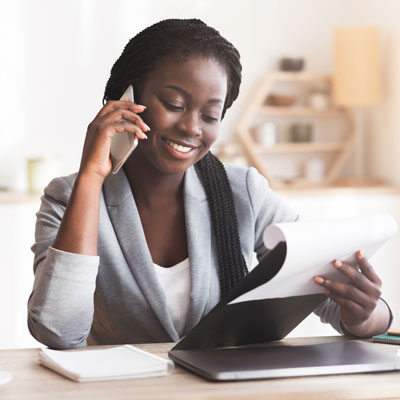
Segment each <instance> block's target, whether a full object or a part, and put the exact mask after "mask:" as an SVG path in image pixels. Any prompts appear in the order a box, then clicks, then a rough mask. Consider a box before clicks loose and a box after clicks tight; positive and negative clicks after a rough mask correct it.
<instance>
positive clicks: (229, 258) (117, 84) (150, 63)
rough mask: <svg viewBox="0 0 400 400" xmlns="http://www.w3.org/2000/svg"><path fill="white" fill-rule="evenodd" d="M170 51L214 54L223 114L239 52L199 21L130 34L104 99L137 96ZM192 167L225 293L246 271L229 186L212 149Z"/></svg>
mask: <svg viewBox="0 0 400 400" xmlns="http://www.w3.org/2000/svg"><path fill="white" fill-rule="evenodd" d="M174 54H176V55H180V56H183V57H190V56H191V55H202V56H206V57H212V58H214V59H215V60H217V61H218V62H219V63H220V64H221V65H223V66H224V67H225V69H226V72H227V77H228V90H227V95H226V98H225V103H224V108H223V112H222V118H223V117H224V115H225V112H226V110H227V109H228V108H229V107H230V106H231V105H232V103H233V102H234V101H235V99H236V98H237V96H238V94H239V87H240V83H241V71H242V67H241V64H240V55H239V52H238V51H237V50H236V48H235V47H234V46H233V45H232V44H231V43H230V42H228V41H227V40H226V39H225V38H223V37H222V36H221V35H220V33H219V32H218V31H217V30H216V29H214V28H212V27H210V26H208V25H206V24H205V23H204V22H202V21H200V20H198V19H167V20H163V21H160V22H158V23H156V24H154V25H151V26H150V27H148V28H146V29H144V30H143V31H141V32H140V33H138V34H137V35H136V36H135V37H133V38H132V39H131V40H130V41H129V42H128V44H127V45H126V46H125V48H124V50H123V52H122V54H121V56H120V57H119V58H118V60H117V61H116V62H115V64H114V65H113V67H112V69H111V74H110V78H109V80H108V82H107V85H106V88H105V92H104V98H103V102H106V101H108V100H117V99H119V98H120V97H121V96H122V94H123V92H124V90H125V89H126V88H127V87H128V86H129V85H131V84H132V85H133V87H134V88H135V96H136V98H137V99H140V90H141V87H142V84H143V82H144V81H145V79H146V76H147V74H148V73H150V72H151V71H152V70H153V69H154V67H155V65H156V64H157V62H158V61H159V60H160V58H161V57H164V56H167V55H174ZM139 101H140V100H139ZM195 169H196V171H197V173H198V175H199V176H200V179H201V181H202V183H203V185H204V188H205V191H206V194H207V199H208V202H209V206H210V211H211V217H212V224H213V229H214V232H215V237H216V247H217V253H218V266H219V282H220V291H221V296H224V295H225V294H226V293H227V292H228V291H229V290H230V289H231V288H232V287H233V286H235V284H236V283H237V282H238V281H239V280H240V279H242V278H243V277H244V276H245V274H246V273H247V266H246V262H245V259H244V257H243V254H242V251H241V247H240V240H239V229H238V224H237V219H236V213H235V208H234V202H233V195H232V188H231V186H230V183H229V180H228V176H227V174H226V171H225V168H224V166H223V164H222V163H221V162H220V161H219V160H218V159H217V158H216V157H215V156H214V155H213V154H212V153H211V152H208V153H207V154H206V156H205V157H203V158H202V159H201V160H200V161H198V162H197V163H196V165H195Z"/></svg>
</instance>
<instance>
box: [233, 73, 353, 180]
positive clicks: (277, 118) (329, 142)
mask: <svg viewBox="0 0 400 400" xmlns="http://www.w3.org/2000/svg"><path fill="white" fill-rule="evenodd" d="M330 85H331V78H330V76H329V75H326V74H316V73H310V72H274V73H270V74H268V75H267V76H266V77H265V78H264V79H263V81H262V82H261V84H260V85H259V86H258V89H257V90H256V92H255V93H254V94H253V95H252V96H251V100H250V101H249V103H248V105H247V108H246V109H245V111H244V113H243V115H242V118H241V120H240V121H239V124H238V128H237V132H236V133H237V137H238V139H239V142H240V143H241V145H242V146H243V148H244V150H245V152H246V156H247V158H248V160H249V164H250V165H253V166H255V167H256V168H257V169H258V170H259V171H260V172H261V173H262V174H263V175H265V177H266V178H267V179H268V180H269V182H270V185H271V186H272V187H274V188H308V187H321V186H331V185H333V184H334V183H335V182H336V181H337V180H338V178H339V176H340V173H341V171H342V169H343V166H344V164H345V162H346V161H347V160H348V158H349V156H350V154H351V152H352V150H353V148H354V139H355V138H354V129H353V121H352V118H351V115H350V114H349V113H348V111H347V110H345V109H343V108H339V107H335V106H333V105H332V104H330V103H331V102H330V96H329V93H330ZM317 86H324V87H325V88H326V93H327V100H328V103H327V105H326V107H323V108H318V109H317V108H313V107H311V106H309V104H308V98H309V96H310V92H311V90H312V89H313V87H317ZM282 90H286V93H285V91H283V93H282ZM288 90H289V91H292V92H293V93H295V94H292V97H293V98H294V104H293V105H271V104H268V102H267V100H268V98H269V96H270V95H271V94H274V95H280V94H283V95H287V91H288ZM299 121H300V122H301V123H303V124H304V123H307V124H310V125H311V126H312V127H313V132H312V138H311V140H310V141H304V142H299V141H297V142H294V141H291V140H290V138H288V134H287V132H288V129H289V127H290V125H291V124H295V123H299ZM267 122H270V123H271V122H272V123H274V125H275V126H279V127H280V128H279V130H280V131H281V132H279V135H278V134H277V141H276V143H275V144H273V145H269V146H266V145H263V144H262V143H261V142H260V141H259V140H258V139H257V137H256V136H257V135H256V131H257V129H258V128H259V127H260V126H261V125H262V124H264V123H267ZM323 124H325V127H323V128H321V126H323ZM335 124H337V125H338V127H337V128H334V125H335ZM317 126H318V127H319V129H318V128H316V127H317ZM277 130H278V129H277ZM329 130H330V133H329V134H328V131H329ZM283 131H285V132H283ZM283 133H285V134H286V137H285V134H283ZM317 157H318V159H319V160H320V161H321V165H323V174H322V175H321V176H320V178H319V179H315V178H310V177H307V176H305V175H304V173H303V172H302V169H304V165H305V164H306V163H307V162H308V161H309V160H310V159H315V158H317ZM279 163H280V164H281V167H280V166H279ZM290 164H293V165H295V164H296V166H293V165H292V166H291V168H292V171H294V172H292V175H290V173H289V174H287V176H285V177H282V176H279V174H277V173H276V170H278V171H284V170H288V169H290ZM274 170H275V171H274Z"/></svg>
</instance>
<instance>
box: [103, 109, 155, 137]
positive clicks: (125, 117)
mask: <svg viewBox="0 0 400 400" xmlns="http://www.w3.org/2000/svg"><path fill="white" fill-rule="evenodd" d="M102 121H103V122H104V123H113V122H119V123H122V124H125V123H126V124H129V123H130V124H132V125H136V126H138V127H139V128H140V129H141V130H142V131H144V132H148V131H149V130H150V127H149V126H148V125H147V124H146V123H145V122H144V121H143V120H142V118H140V117H139V116H138V115H137V114H135V113H134V112H132V111H131V110H125V109H123V108H116V109H114V110H112V111H110V112H109V113H107V114H105V115H104V116H103V118H102Z"/></svg>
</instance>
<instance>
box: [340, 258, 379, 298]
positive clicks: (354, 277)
mask: <svg viewBox="0 0 400 400" xmlns="http://www.w3.org/2000/svg"><path fill="white" fill-rule="evenodd" d="M358 261H359V260H358ZM363 261H364V266H363V267H365V263H366V264H368V265H369V263H368V261H366V259H363ZM333 266H334V267H335V268H336V269H337V270H339V271H340V272H342V273H343V275H345V276H346V277H347V278H349V280H350V282H351V284H352V285H353V286H355V287H356V288H358V289H360V290H361V291H363V292H365V293H368V295H370V296H373V297H379V296H380V295H381V292H380V286H381V285H380V281H379V278H378V277H377V275H376V274H375V272H374V271H373V270H372V271H373V278H374V280H375V281H376V282H375V281H373V280H371V279H369V278H368V277H367V276H366V275H364V272H363V270H362V269H361V267H360V270H358V269H357V268H354V267H353V266H352V265H350V264H347V263H345V262H342V261H340V260H335V261H334V262H333ZM371 268H372V267H371ZM370 275H371V274H370Z"/></svg>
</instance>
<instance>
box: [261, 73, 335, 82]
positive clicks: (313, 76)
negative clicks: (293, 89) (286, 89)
mask: <svg viewBox="0 0 400 400" xmlns="http://www.w3.org/2000/svg"><path fill="white" fill-rule="evenodd" d="M269 77H270V79H271V80H273V81H275V82H310V81H312V82H315V81H325V82H330V80H331V77H330V75H328V74H322V73H313V72H304V71H299V72H284V71H276V72H272V73H271V74H270V75H269Z"/></svg>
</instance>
